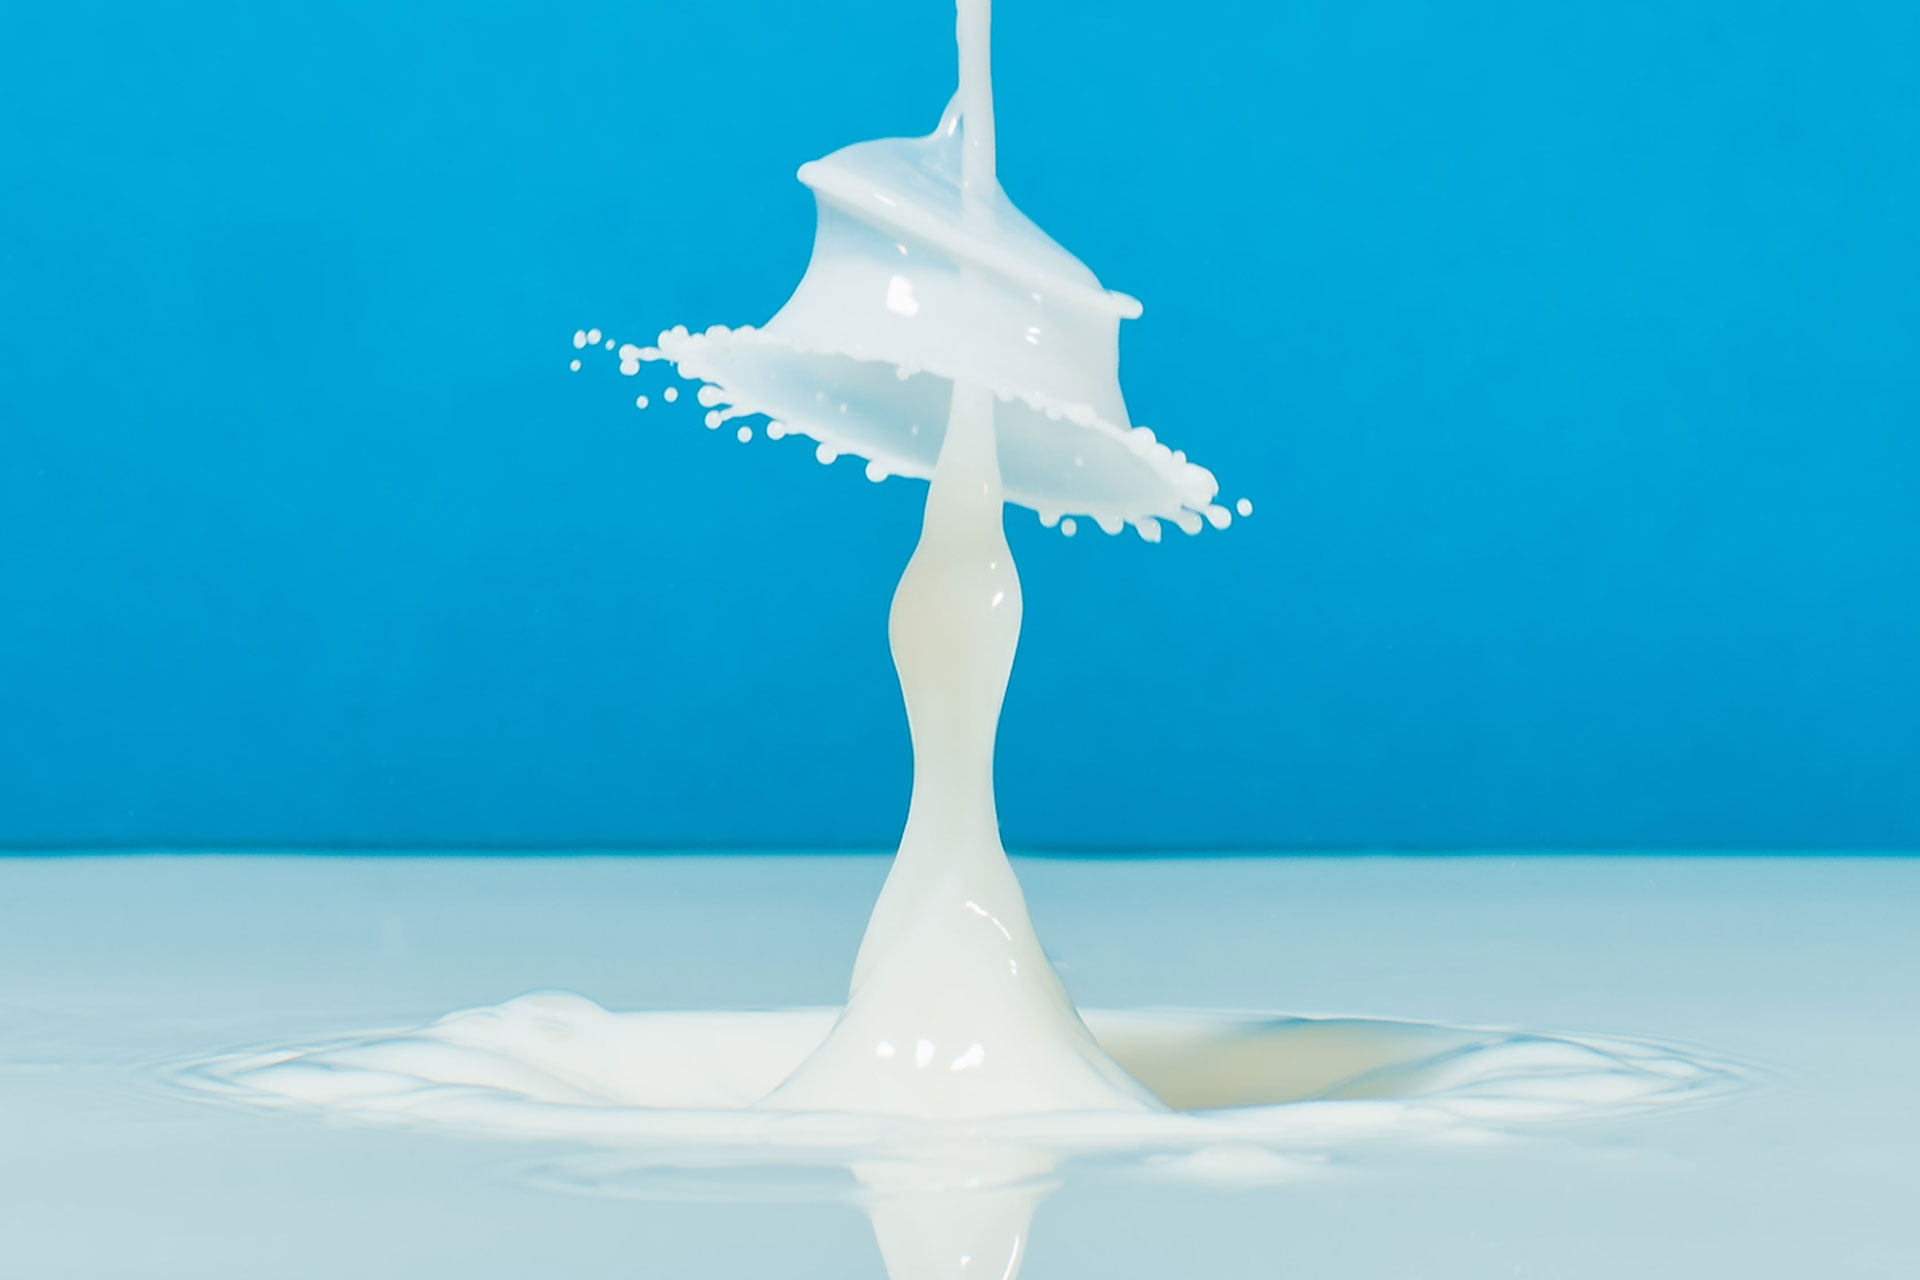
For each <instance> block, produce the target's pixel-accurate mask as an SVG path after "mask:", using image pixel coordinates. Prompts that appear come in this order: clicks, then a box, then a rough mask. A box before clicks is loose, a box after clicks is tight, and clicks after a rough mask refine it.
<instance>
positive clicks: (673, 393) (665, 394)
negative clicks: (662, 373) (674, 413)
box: [660, 387, 680, 404]
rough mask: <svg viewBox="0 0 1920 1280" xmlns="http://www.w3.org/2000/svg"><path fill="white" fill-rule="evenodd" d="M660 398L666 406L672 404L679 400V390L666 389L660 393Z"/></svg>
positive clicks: (675, 388) (674, 388)
mask: <svg viewBox="0 0 1920 1280" xmlns="http://www.w3.org/2000/svg"><path fill="white" fill-rule="evenodd" d="M660 398H661V399H662V400H665V401H666V402H667V403H668V404H672V403H673V402H674V401H675V400H678V399H679V398H680V388H678V387H668V388H667V389H666V390H665V391H662V392H661V393H660Z"/></svg>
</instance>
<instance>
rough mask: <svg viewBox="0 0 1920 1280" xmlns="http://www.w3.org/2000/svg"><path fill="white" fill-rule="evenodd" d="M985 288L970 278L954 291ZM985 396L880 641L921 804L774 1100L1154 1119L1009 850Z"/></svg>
mask: <svg viewBox="0 0 1920 1280" xmlns="http://www.w3.org/2000/svg"><path fill="white" fill-rule="evenodd" d="M959 37H960V103H961V142H962V147H961V156H962V173H963V181H962V193H963V202H964V206H963V207H964V216H965V217H966V218H967V221H968V222H969V224H971V225H973V226H975V227H977V228H980V229H982V230H988V231H990V229H991V211H990V207H989V206H988V205H987V204H986V203H985V201H984V200H983V199H982V197H983V196H990V194H991V193H992V192H993V191H994V190H995V189H996V187H997V185H998V184H997V183H996V181H995V177H994V137H993V88H992V82H991V79H990V76H989V70H988V64H987V41H988V5H987V0H961V4H960V22H959ZM973 274H974V273H973V272H972V271H971V270H968V269H966V268H963V269H962V280H961V288H962V290H963V291H965V290H968V289H969V288H970V287H972V286H973V281H972V280H971V279H970V277H971V276H972V275H973ZM1002 511H1003V505H1002V493H1001V483H1000V466H999V460H998V450H997V447H996V439H995V430H994V396H993V393H992V392H991V391H990V390H988V389H987V388H986V387H984V386H981V385H979V384H978V383H975V382H972V381H968V380H963V379H961V380H955V381H954V383H953V389H952V393H951V405H950V409H949V412H948V415H947V425H946V433H945V436H944V440H943V443H942V445H941V448H940V454H939V460H938V462H937V464H936V465H935V467H934V473H933V479H932V483H931V484H930V485H929V487H928V492H927V507H926V515H925V517H924V521H923V523H922V526H921V532H920V543H919V546H918V547H917V548H916V549H915V550H914V553H913V558H912V560H910V561H909V562H908V564H907V570H906V573H905V574H904V575H903V576H902V577H901V579H900V586H899V588H898V589H897V590H896V591H895V592H894V597H893V609H892V611H891V613H890V615H889V618H888V629H887V634H888V639H889V641H890V642H891V645H892V648H893V661H894V667H895V670H896V671H898V673H899V676H900V689H901V693H902V694H903V695H904V696H905V699H906V705H907V720H908V723H909V725H910V726H911V729H912V735H913V761H914V764H913V797H912V801H911V804H910V807H909V811H908V815H907V827H906V832H905V834H904V835H903V836H902V837H901V841H900V848H899V851H898V853H896V854H895V856H894V864H893V869H892V871H891V872H890V873H889V875H888V877H887V883H886V887H885V888H884V889H883V890H882V891H881V894H880V901H879V903H878V904H877V905H876V906H875V908H874V912H873V918H872V920H871V921H870V922H869V924H868V926H867V933H866V937H865V938H864V939H863V940H862V942H861V945H860V954H859V958H858V960H857V961H856V962H855V964H854V973H853V987H852V992H851V995H850V996H849V999H848V1003H847V1009H846V1012H845V1013H844V1014H843V1015H842V1017H841V1019H840V1022H839V1023H838V1024H837V1025H836V1026H835V1028H834V1030H833V1032H832V1034H831V1035H830V1036H829V1037H828V1039H827V1042H826V1044H824V1045H823V1046H821V1048H820V1050H819V1051H818V1052H816V1053H815V1054H814V1055H813V1057H812V1058H810V1059H809V1060H808V1061H807V1062H806V1063H805V1064H804V1065H803V1066H802V1067H801V1068H800V1070H799V1071H798V1072H796V1073H795V1074H794V1075H793V1077H792V1078H791V1079H789V1080H788V1081H787V1083H786V1084H785V1085H783V1086H782V1087H781V1088H780V1089H779V1090H778V1091H777V1092H776V1093H775V1094H774V1095H773V1098H772V1099H770V1100H769V1102H770V1104H772V1105H777V1106H782V1107H796V1108H806V1109H836V1110H839V1109H851V1110H863V1111H893V1112H906V1113H912V1114H934V1115H994V1114H1008V1113H1014V1112H1025V1111H1073V1110H1089V1109H1091V1110H1103V1109H1110V1108H1115V1107H1122V1108H1130V1109H1138V1108H1144V1107H1149V1106H1153V1105H1156V1104H1154V1103H1153V1102H1152V1100H1151V1098H1150V1096H1149V1095H1148V1094H1147V1092H1146V1091H1145V1090H1144V1089H1143V1088H1141V1087H1140V1086H1139V1085H1138V1084H1136V1083H1135V1082H1134V1081H1133V1080H1132V1079H1131V1078H1129V1077H1128V1076H1127V1074H1126V1073H1125V1072H1124V1071H1123V1070H1122V1069H1121V1068H1120V1066H1119V1065H1118V1064H1117V1063H1115V1062H1114V1061H1113V1060H1112V1059H1111V1058H1110V1057H1108V1056H1107V1054H1106V1053H1105V1051H1103V1050H1102V1049H1101V1048H1100V1046H1099V1045H1098V1044H1096V1043H1095V1042H1094V1039H1093V1036H1092V1035H1091V1034H1090V1033H1089V1032H1088V1031H1087V1029H1086V1026H1085V1025H1084V1024H1083V1023H1082V1022H1081V1021H1080V1016H1079V1014H1078V1013H1077V1012H1076V1011H1075V1010H1074V1007H1073V1002H1072V1001H1071V1000H1070V999H1069V998H1068V996H1067V992H1066V988H1065V987H1064V986H1063V985H1062V984H1061V982H1060V978H1059V975H1058V974H1056V973H1055V972H1054V969H1053V966H1052V964H1050V963H1049V962H1048V960H1047V957H1046V955H1045V953H1044V952H1043V951H1042V950H1041V948H1040V943H1039V939H1038V938H1037V937H1036V936H1035V934H1034V931H1033V926H1032V924H1031V923H1030V922H1029V920H1028V918H1027V905H1026V899H1025V897H1024V896H1023V895H1022V894H1021V892H1020V885H1019V882H1018V881H1017V880H1016V879H1015V878H1014V874H1013V868H1012V867H1011V866H1010V865H1009V864H1008V862H1007V855H1006V851H1005V849H1004V848H1003V847H1002V846H1001V843H1000V825H999V818H998V815H997V813H996V810H995V807H994V799H993V748H994V735H995V730H996V728H997V727H998V724H999V719H1000V707H1001V702H1002V700H1003V699H1004V698H1005V696H1006V689H1007V678H1008V675H1009V674H1010V673H1011V672H1012V670H1013V656H1014V650H1015V648H1016V647H1017V646H1018V644H1019V641H1020V615H1021V602H1020V576H1019V574H1018V573H1017V572H1016V571H1015V569H1014V566H1013V554H1012V552H1011V551H1010V550H1009V549H1008V547H1007V539H1006V534H1005V532H1004V530H1003V528H1002Z"/></svg>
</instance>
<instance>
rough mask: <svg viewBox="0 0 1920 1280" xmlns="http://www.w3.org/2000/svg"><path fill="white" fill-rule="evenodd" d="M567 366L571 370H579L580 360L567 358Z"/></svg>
mask: <svg viewBox="0 0 1920 1280" xmlns="http://www.w3.org/2000/svg"><path fill="white" fill-rule="evenodd" d="M567 368H569V369H571V370H573V371H574V372H575V373H578V372H580V362H579V361H578V360H569V361H568V362H567Z"/></svg>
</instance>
